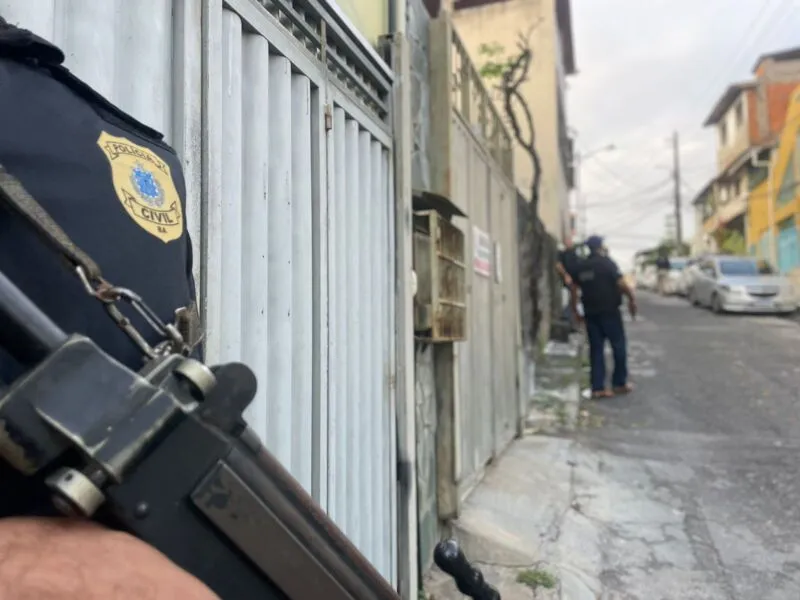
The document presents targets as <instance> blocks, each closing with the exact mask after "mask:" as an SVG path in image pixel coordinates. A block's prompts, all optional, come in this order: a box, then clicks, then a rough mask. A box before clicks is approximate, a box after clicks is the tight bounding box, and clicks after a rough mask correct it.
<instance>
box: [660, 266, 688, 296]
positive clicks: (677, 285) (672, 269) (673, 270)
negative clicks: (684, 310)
mask: <svg viewBox="0 0 800 600" xmlns="http://www.w3.org/2000/svg"><path fill="white" fill-rule="evenodd" d="M688 263H689V257H688V256H675V257H672V258H670V259H669V273H667V281H666V282H665V284H664V286H665V289H664V292H665V293H667V294H678V295H680V296H683V295H685V294H686V289H685V288H684V287H683V285H682V282H683V280H682V277H681V275H682V274H683V271H684V269H685V268H686V266H687V264H688Z"/></svg>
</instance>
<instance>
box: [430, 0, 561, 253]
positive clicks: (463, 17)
mask: <svg viewBox="0 0 800 600" xmlns="http://www.w3.org/2000/svg"><path fill="white" fill-rule="evenodd" d="M448 5H449V8H450V9H451V10H452V14H453V22H454V24H455V27H456V29H457V30H458V34H459V36H460V37H461V39H462V40H463V42H464V44H465V46H466V48H467V50H468V52H469V54H470V56H471V57H473V60H474V61H475V62H476V63H477V64H478V65H479V66H480V64H481V62H482V61H485V60H486V58H485V57H483V56H482V52H481V46H482V45H490V46H491V45H500V46H502V47H503V48H504V50H505V51H506V52H507V53H508V56H513V52H514V50H515V48H516V44H517V40H518V39H519V36H520V35H523V36H526V37H528V39H529V41H530V44H531V49H532V51H533V56H534V59H533V62H532V64H531V67H530V71H529V74H528V78H527V80H526V81H525V82H524V83H523V84H522V86H521V88H520V90H521V92H522V95H523V97H524V98H525V100H526V101H527V103H528V105H529V106H530V109H531V113H532V116H533V121H534V125H535V128H536V148H537V150H538V152H539V155H540V159H541V164H542V175H541V183H540V188H539V198H540V200H539V202H540V204H539V216H540V218H541V219H542V222H543V223H544V224H545V227H546V228H547V230H548V231H549V232H550V233H551V234H552V235H553V236H554V237H556V238H557V239H564V238H565V237H566V236H568V235H569V230H570V212H569V195H570V190H571V189H572V187H573V174H572V173H573V169H572V167H573V164H572V161H573V157H572V140H571V139H570V136H569V135H568V130H567V117H566V107H565V98H566V93H567V78H568V77H569V76H570V75H573V74H575V73H576V67H575V51H574V45H573V37H572V13H571V4H570V0H450V2H444V3H443V7H445V8H448ZM498 106H501V104H498ZM513 155H514V158H513V162H514V181H515V183H516V186H517V188H518V189H519V190H520V192H521V193H522V194H523V195H524V196H525V197H526V198H528V199H529V198H530V194H531V191H530V190H531V184H532V182H533V166H532V163H531V159H530V157H529V155H528V154H527V152H526V151H525V150H524V149H523V148H522V147H521V146H520V145H519V144H516V145H515V149H514V153H513Z"/></svg>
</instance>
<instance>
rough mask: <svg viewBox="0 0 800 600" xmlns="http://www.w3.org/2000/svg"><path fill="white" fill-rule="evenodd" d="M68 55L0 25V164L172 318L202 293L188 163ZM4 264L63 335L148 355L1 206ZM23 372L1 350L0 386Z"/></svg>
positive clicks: (124, 357)
mask: <svg viewBox="0 0 800 600" xmlns="http://www.w3.org/2000/svg"><path fill="white" fill-rule="evenodd" d="M63 60H64V54H63V53H62V52H61V50H59V49H58V48H56V47H55V46H53V45H51V44H49V43H48V42H46V41H45V40H42V39H41V38H38V37H37V36H35V35H34V34H32V33H30V32H28V31H25V30H21V29H16V28H12V27H8V26H5V27H3V26H2V23H0V164H2V165H3V166H4V167H5V168H6V170H8V171H9V172H10V173H11V174H12V175H14V176H15V177H16V178H18V179H19V180H20V181H21V182H22V184H23V185H24V186H25V187H26V188H27V190H28V191H29V192H30V193H31V195H32V196H33V197H34V198H35V199H36V200H37V201H38V202H39V204H41V205H42V206H43V208H44V209H45V210H46V211H47V212H49V213H50V215H51V216H52V218H53V219H54V220H55V221H56V222H57V223H58V224H59V225H60V226H61V228H62V229H64V231H65V232H66V233H67V235H68V236H69V237H70V238H72V240H73V241H74V242H75V244H76V245H77V246H78V247H80V248H81V249H83V250H84V251H85V252H86V253H87V254H88V255H89V256H91V257H92V258H94V260H95V261H96V262H97V263H98V264H99V265H100V268H101V269H102V272H103V275H104V276H105V278H106V279H107V280H109V281H110V282H112V283H113V284H115V285H118V286H122V287H126V288H129V289H131V290H133V291H135V292H136V293H138V294H140V295H141V296H142V297H143V299H144V300H145V302H146V303H147V304H148V305H149V306H150V307H151V308H153V309H154V310H155V312H156V313H157V314H158V315H159V316H160V317H161V319H162V320H163V321H164V322H167V323H170V322H173V321H174V320H175V311H176V310H177V309H179V308H181V307H186V306H188V305H190V304H191V303H192V302H193V301H194V296H195V290H194V283H193V280H192V270H191V267H192V253H191V244H190V241H189V236H188V233H187V230H186V205H185V200H186V199H185V193H186V189H185V183H184V179H183V173H182V171H181V164H180V161H179V159H178V157H177V155H176V154H175V152H174V151H173V150H172V149H171V148H170V147H169V146H167V145H166V144H165V143H164V142H163V141H162V138H163V136H162V135H161V134H160V133H158V132H157V131H154V130H152V129H150V128H149V127H147V126H145V125H143V124H142V123H140V122H138V121H136V120H135V119H134V118H132V117H131V116H130V115H127V114H125V113H124V112H122V111H121V110H120V109H118V108H117V107H115V106H114V105H112V104H111V103H110V102H108V101H107V100H106V99H105V98H103V97H102V96H100V95H99V94H98V93H97V92H95V91H94V90H92V89H91V88H90V87H89V86H88V85H86V84H85V83H83V82H82V81H80V80H79V79H77V78H76V77H75V76H74V75H72V74H71V73H70V72H69V71H68V70H67V69H66V68H64V67H63V66H62V65H61V63H62V62H63ZM0 270H1V271H2V272H3V273H5V275H6V276H7V277H8V278H9V279H11V280H12V281H13V282H14V283H16V285H17V286H19V287H20V288H21V289H22V291H23V292H24V293H26V294H27V295H28V296H29V297H30V298H31V299H32V300H33V301H34V302H35V303H36V304H38V305H39V307H40V308H41V309H42V310H44V312H45V313H47V314H48V315H49V316H50V317H51V318H52V319H53V320H54V321H55V322H56V323H57V324H58V325H59V326H60V327H61V328H62V329H63V330H64V331H66V332H67V333H81V334H83V335H86V336H89V337H91V338H92V339H94V340H95V341H96V342H97V343H98V344H99V345H100V346H101V347H102V348H103V349H104V350H106V351H107V352H108V353H109V354H111V355H112V356H113V357H115V358H116V359H118V360H119V361H121V362H122V363H124V364H126V365H128V366H129V367H131V368H134V369H139V368H140V367H141V365H142V353H141V351H140V350H139V349H137V348H136V347H135V346H134V345H133V344H132V343H131V341H130V340H129V338H128V337H127V336H126V335H125V334H124V333H123V332H122V331H121V330H120V329H119V328H118V327H117V326H116V325H115V324H114V323H113V322H112V321H111V320H110V319H109V317H108V315H107V314H106V312H105V310H104V309H103V308H102V306H101V305H100V303H99V302H98V301H97V300H96V299H94V298H92V297H90V296H89V295H88V294H87V293H86V291H85V290H84V288H83V287H82V285H81V283H80V282H79V280H78V279H77V278H76V277H75V275H73V274H72V273H70V272H69V270H68V269H67V268H65V266H64V264H63V262H62V261H60V260H59V257H58V255H57V254H55V253H54V252H53V250H52V249H50V248H48V247H46V246H45V245H44V244H43V243H42V241H41V240H40V238H39V237H38V236H37V234H36V233H34V232H32V231H31V230H29V228H27V227H24V226H23V225H22V222H21V221H19V220H18V218H17V217H15V216H13V215H12V214H11V213H10V212H9V211H8V210H6V209H5V208H3V207H0ZM125 308H126V307H123V309H125ZM126 314H128V316H129V317H131V320H132V321H133V322H134V324H135V325H137V326H138V327H139V329H140V331H141V332H142V333H143V334H144V335H145V337H146V338H148V341H149V342H150V343H157V342H159V341H161V340H159V339H158V336H157V335H155V334H154V332H152V331H151V330H150V329H149V328H148V327H147V326H146V324H145V323H144V322H143V320H142V319H141V318H140V317H138V315H135V313H133V311H130V310H128V312H127V313H126ZM19 371H20V369H19V367H18V366H17V365H16V364H15V363H13V361H12V360H11V359H10V358H9V357H8V356H7V355H6V354H5V353H2V352H0V381H6V382H8V381H9V379H12V378H14V377H16V376H17V375H18V374H19Z"/></svg>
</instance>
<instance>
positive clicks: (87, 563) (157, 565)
mask: <svg viewBox="0 0 800 600" xmlns="http://www.w3.org/2000/svg"><path fill="white" fill-rule="evenodd" d="M0 598H37V599H40V600H47V599H52V600H56V599H58V600H79V599H80V600H84V599H86V598H137V599H139V600H175V599H176V598H181V600H219V599H218V598H217V596H215V595H214V594H213V593H212V592H211V591H209V589H208V588H207V587H206V586H205V585H203V584H202V583H200V582H199V581H198V580H197V579H195V578H194V577H192V576H191V575H189V574H188V573H186V572H184V571H182V570H181V569H179V568H178V567H176V566H175V565H174V564H173V563H171V562H170V561H169V560H168V559H167V558H166V557H165V556H164V555H163V554H161V553H160V552H158V551H157V550H155V549H153V548H152V547H150V546H148V545H147V544H145V543H143V542H141V541H139V540H137V539H136V538H134V537H131V536H129V535H127V534H124V533H119V532H115V531H109V530H106V529H103V528H101V527H99V526H97V525H95V524H92V523H84V522H73V521H67V520H65V519H43V518H42V519H39V518H33V519H17V518H9V519H2V520H0Z"/></svg>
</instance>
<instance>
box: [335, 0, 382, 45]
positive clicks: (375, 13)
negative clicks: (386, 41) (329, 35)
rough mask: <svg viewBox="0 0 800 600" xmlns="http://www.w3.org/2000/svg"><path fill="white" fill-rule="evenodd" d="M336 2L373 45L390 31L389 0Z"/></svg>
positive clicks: (342, 0) (339, 0)
mask: <svg viewBox="0 0 800 600" xmlns="http://www.w3.org/2000/svg"><path fill="white" fill-rule="evenodd" d="M335 4H336V6H338V7H339V8H340V9H341V11H342V13H344V15H345V16H346V17H347V18H348V20H349V21H350V22H351V23H352V24H353V25H354V26H355V28H356V29H358V31H359V32H360V33H361V35H363V36H364V38H366V40H367V41H368V42H369V43H370V44H372V45H373V46H377V45H378V38H379V37H380V36H382V35H385V34H387V33H389V0H336V2H335Z"/></svg>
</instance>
